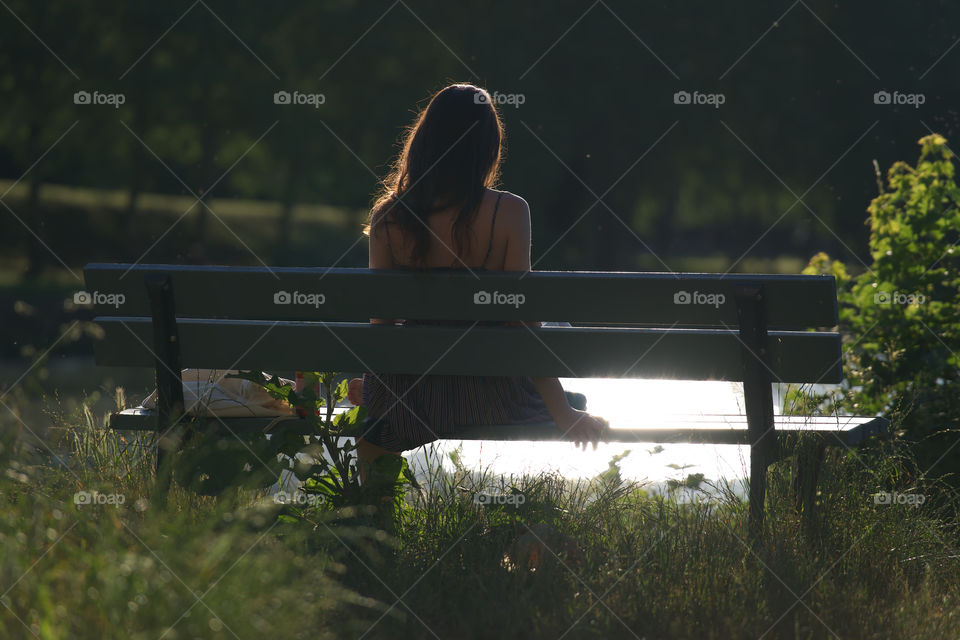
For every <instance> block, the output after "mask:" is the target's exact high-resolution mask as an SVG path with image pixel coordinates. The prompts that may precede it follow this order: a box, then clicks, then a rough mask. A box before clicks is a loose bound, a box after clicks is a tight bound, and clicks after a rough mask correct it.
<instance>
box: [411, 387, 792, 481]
mask: <svg viewBox="0 0 960 640" xmlns="http://www.w3.org/2000/svg"><path fill="white" fill-rule="evenodd" d="M562 382H563V387H564V389H566V390H568V391H576V392H579V393H582V394H584V395H586V397H587V410H588V411H589V412H590V413H592V414H594V415H598V416H602V417H604V418H606V419H607V420H609V422H610V427H611V429H618V428H621V429H622V428H642V427H671V426H672V425H673V424H675V422H676V420H677V417H678V416H703V415H716V414H727V415H742V414H743V386H742V384H740V383H734V382H699V381H697V382H692V381H677V380H627V379H600V378H588V379H563V380H562ZM774 405H775V407H776V408H777V410H779V407H777V405H778V403H777V402H776V401H775V402H774ZM435 446H436V448H435V451H436V453H438V454H439V455H441V456H443V457H444V458H446V454H447V453H448V452H450V451H452V450H454V449H456V448H457V447H461V452H460V454H461V459H462V460H463V463H464V464H465V465H466V466H467V467H468V468H470V467H473V468H484V469H489V471H491V472H493V473H497V474H505V475H509V474H524V473H529V474H536V473H539V472H542V471H557V472H559V473H561V474H563V475H564V476H566V477H570V478H576V477H592V476H595V475H596V474H598V473H600V472H601V471H603V470H605V469H606V468H607V467H608V464H609V462H610V460H611V458H612V457H613V456H615V455H619V454H622V453H623V452H625V451H628V450H629V451H630V454H629V455H627V456H626V457H625V458H623V460H621V462H620V469H621V474H622V476H623V477H624V478H625V479H630V480H650V481H653V482H663V481H665V480H667V479H678V480H679V479H683V478H686V476H687V475H688V474H691V473H702V474H704V475H705V476H706V478H707V479H710V480H717V479H719V478H726V479H727V480H730V481H734V480H737V479H739V478H743V477H745V476H747V475H748V473H747V470H748V469H749V460H750V452H749V448H748V447H745V446H734V445H708V444H663V445H660V446H659V447H658V446H657V445H656V444H652V443H647V442H637V443H627V442H616V443H610V444H601V445H600V446H599V447H598V448H597V450H596V451H593V450H592V448H590V447H588V448H587V451H582V450H579V449H576V448H575V447H574V445H573V444H572V443H565V442H536V443H530V442H489V441H484V442H476V441H463V442H460V441H445V442H441V443H439V444H437V445H435ZM424 455H425V453H424V452H423V451H422V450H418V451H417V452H412V455H410V458H411V460H412V462H413V463H414V465H415V466H417V464H418V462H421V461H422V460H423V458H424Z"/></svg>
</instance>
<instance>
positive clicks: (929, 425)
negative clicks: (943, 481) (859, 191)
mask: <svg viewBox="0 0 960 640" xmlns="http://www.w3.org/2000/svg"><path fill="white" fill-rule="evenodd" d="M919 143H920V146H921V153H920V159H919V161H918V162H917V165H916V167H911V166H909V165H908V164H907V163H905V162H896V163H894V164H893V166H891V167H890V170H889V171H888V173H887V183H888V186H887V188H886V189H884V188H883V184H882V182H880V181H879V176H878V182H879V185H880V188H881V193H880V195H878V196H877V197H876V198H874V199H873V201H872V202H871V203H870V206H869V207H868V208H867V211H868V212H869V213H870V220H869V223H870V254H871V257H872V264H870V265H869V266H868V268H867V270H866V271H864V272H863V273H862V274H860V275H858V276H850V275H848V272H847V268H846V266H845V265H844V264H843V263H841V262H839V261H837V260H831V259H830V257H829V256H828V255H826V254H824V253H820V254H817V255H816V256H814V257H813V258H812V259H811V261H810V264H809V266H808V267H807V268H806V269H805V270H804V273H826V274H832V275H834V276H835V277H836V278H837V284H838V289H839V300H840V303H841V311H840V321H841V327H843V329H844V331H845V334H846V335H845V336H844V357H845V369H846V371H845V374H846V380H847V381H848V385H849V386H848V390H847V397H846V399H845V400H844V402H845V403H846V405H847V408H848V409H850V410H851V411H853V412H856V413H861V414H884V415H888V416H890V417H891V418H893V421H894V423H897V424H902V431H901V432H900V434H899V435H902V436H906V437H907V438H908V439H909V440H910V441H911V442H912V443H913V447H912V448H913V451H914V453H915V455H916V456H917V460H918V462H919V463H920V467H921V469H922V470H931V471H932V472H933V473H934V475H945V474H949V473H951V472H955V471H957V470H958V469H960V448H958V447H955V446H953V445H954V444H955V443H956V442H957V437H958V433H960V431H958V427H960V394H958V393H957V384H958V372H960V356H958V354H960V315H958V314H957V308H958V305H960V252H958V249H957V246H956V245H957V243H958V242H960V187H958V185H957V182H956V179H955V168H954V165H953V156H954V154H953V153H952V152H951V151H950V149H949V148H948V146H947V141H946V140H945V139H944V138H943V136H940V135H936V134H933V135H929V136H926V137H924V138H922V139H921V140H920V141H919ZM878 173H879V170H878ZM954 482H956V481H954Z"/></svg>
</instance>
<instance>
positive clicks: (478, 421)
mask: <svg viewBox="0 0 960 640" xmlns="http://www.w3.org/2000/svg"><path fill="white" fill-rule="evenodd" d="M363 406H365V407H366V408H367V415H368V416H369V417H368V420H367V425H366V426H365V427H364V429H363V430H364V431H366V433H365V435H364V436H363V438H364V439H365V440H367V441H369V442H371V443H373V444H375V445H377V446H380V447H383V448H385V449H387V450H389V451H394V452H400V451H406V450H408V449H414V448H416V447H419V446H420V445H423V444H426V443H428V442H432V441H434V440H438V439H441V438H449V439H456V437H457V433H458V431H461V430H463V429H464V428H467V427H470V426H477V425H500V424H532V423H537V422H549V421H550V420H551V417H550V413H549V412H548V411H547V407H546V406H545V405H544V404H543V400H542V399H541V397H540V393H539V392H538V391H537V388H536V386H534V384H533V380H531V379H530V378H525V377H516V376H511V377H508V376H451V375H436V376H418V375H407V374H383V375H372V374H369V373H368V374H364V376H363Z"/></svg>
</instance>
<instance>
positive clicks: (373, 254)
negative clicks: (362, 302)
mask: <svg viewBox="0 0 960 640" xmlns="http://www.w3.org/2000/svg"><path fill="white" fill-rule="evenodd" d="M386 225H387V223H386V221H384V220H381V221H380V222H379V223H378V224H376V225H374V224H371V225H370V250H369V251H368V252H367V254H368V255H369V256H370V257H369V259H368V261H367V266H368V267H370V268H371V269H392V268H393V267H394V266H395V265H394V264H393V256H392V255H391V254H390V246H389V245H388V244H387V227H386ZM394 322H395V320H392V319H386V318H370V324H393V323H394Z"/></svg>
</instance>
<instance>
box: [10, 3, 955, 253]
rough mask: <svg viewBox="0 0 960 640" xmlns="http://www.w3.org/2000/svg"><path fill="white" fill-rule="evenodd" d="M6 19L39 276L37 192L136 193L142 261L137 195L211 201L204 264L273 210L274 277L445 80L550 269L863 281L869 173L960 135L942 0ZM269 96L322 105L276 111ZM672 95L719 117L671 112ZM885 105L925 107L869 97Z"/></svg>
mask: <svg viewBox="0 0 960 640" xmlns="http://www.w3.org/2000/svg"><path fill="white" fill-rule="evenodd" d="M3 13H5V14H6V15H3V18H2V20H0V92H2V93H0V95H2V100H3V102H2V106H0V177H3V178H6V179H10V180H15V179H17V178H19V177H21V176H22V175H23V174H24V172H27V173H26V176H25V177H24V184H25V185H26V186H27V193H28V196H27V198H26V199H22V200H18V201H17V202H16V203H11V202H8V200H9V198H4V202H5V203H7V205H8V206H10V208H11V209H12V211H8V210H7V209H5V208H2V207H0V230H2V231H0V243H3V246H4V247H5V249H6V250H10V249H19V250H23V251H26V252H27V255H28V259H29V264H31V265H32V266H33V267H34V268H36V267H37V266H38V265H42V264H45V263H48V262H55V258H54V255H55V254H58V253H59V249H60V247H58V246H50V249H51V250H50V251H48V250H47V249H46V248H45V247H44V244H50V243H49V242H48V241H47V238H48V237H49V233H48V232H49V229H48V223H47V220H46V212H45V210H44V207H42V206H41V204H40V198H39V194H40V190H41V187H42V185H43V184H45V183H58V184H68V185H83V186H90V187H98V188H103V189H119V190H122V191H123V192H125V194H126V200H125V202H126V203H127V204H126V205H125V208H124V211H123V222H122V227H123V233H124V234H126V236H127V237H128V238H129V243H130V245H131V247H133V250H132V254H134V255H136V254H139V253H140V252H141V251H143V250H144V249H146V248H147V247H148V246H149V245H150V244H151V243H152V242H154V241H155V240H156V238H154V237H152V236H151V235H150V234H143V233H141V232H140V229H141V227H142V223H143V216H144V215H148V214H145V213H144V211H143V207H142V206H141V202H142V195H143V194H145V193H149V192H160V193H169V194H179V195H188V196H191V197H194V196H195V197H197V198H199V199H200V202H199V203H197V204H195V205H194V206H193V207H192V209H190V210H188V211H187V212H184V213H185V216H184V219H183V221H182V222H181V223H179V224H183V225H185V228H186V229H188V230H189V231H188V232H189V234H190V236H191V238H192V239H193V242H194V243H195V245H196V246H197V247H198V249H199V254H200V255H203V247H204V243H205V239H206V238H207V236H208V234H209V233H210V230H211V228H212V227H214V226H217V225H219V224H221V223H220V222H219V221H217V220H215V212H213V213H212V212H211V211H210V209H209V208H208V204H209V198H210V197H239V198H254V199H262V200H266V201H273V202H276V203H279V208H278V209H277V211H278V213H272V214H271V215H272V216H274V217H273V219H274V221H275V222H274V223H273V224H272V225H271V227H270V228H271V231H270V233H274V231H273V229H276V238H275V241H274V242H275V246H276V247H277V251H276V254H275V255H274V256H271V258H273V259H276V260H282V259H283V248H284V246H286V244H287V243H289V242H290V241H291V237H290V233H291V228H292V224H291V216H292V211H293V207H294V205H295V204H296V203H302V202H313V203H323V204H328V205H332V206H337V207H346V208H349V209H351V210H359V209H362V208H363V207H364V206H366V204H367V203H368V202H369V200H370V197H371V196H372V194H373V193H374V192H375V191H376V188H377V182H376V176H382V175H383V174H384V172H385V167H386V164H387V162H388V161H389V160H390V158H391V156H392V154H393V153H394V152H395V151H396V146H395V143H396V141H397V137H398V135H399V133H400V129H401V127H403V126H405V125H406V124H408V123H409V121H410V120H411V119H412V116H413V111H414V110H415V109H416V107H417V106H418V105H422V104H423V100H424V99H425V98H426V96H428V95H429V93H430V92H431V91H433V90H436V89H438V88H440V87H442V86H443V85H444V84H445V83H447V82H450V81H468V82H474V83H477V84H480V85H483V86H485V87H487V88H488V89H489V90H490V91H492V92H497V94H499V95H501V96H504V100H505V102H504V104H502V105H501V108H502V113H503V116H504V119H505V122H506V126H507V131H508V160H507V163H506V164H505V166H504V172H503V186H504V187H505V188H507V189H509V190H511V191H514V192H516V193H519V194H521V195H523V196H524V197H526V198H527V200H528V201H529V202H530V203H531V207H532V208H533V211H534V220H535V236H534V240H535V247H536V248H535V252H534V260H536V261H537V262H538V264H537V266H538V267H539V268H550V267H560V266H564V267H580V268H618V269H630V268H637V267H638V266H643V267H646V268H655V269H663V268H664V264H661V263H660V259H663V260H664V262H665V263H666V266H667V267H670V268H672V265H671V264H670V262H671V258H672V257H676V256H710V255H719V256H723V257H725V259H726V260H727V261H728V262H729V263H732V262H733V261H734V260H736V259H738V258H739V257H740V256H741V255H743V254H744V253H747V254H748V255H749V256H768V257H775V256H779V255H784V254H786V255H797V256H807V255H810V254H812V253H814V252H815V251H817V250H821V249H826V250H828V251H830V253H831V254H832V255H837V256H839V257H846V259H847V262H848V263H850V264H851V265H854V266H855V265H856V264H857V262H858V261H857V259H856V258H855V257H854V255H853V254H856V255H861V254H865V252H866V232H865V229H864V227H863V223H864V220H865V219H866V213H865V207H866V205H867V203H868V201H869V199H870V198H871V197H872V196H873V195H875V193H876V180H875V176H874V175H873V170H872V164H871V163H872V161H873V160H874V159H877V160H878V161H879V163H880V165H881V166H888V165H889V164H890V163H891V162H893V161H894V160H896V159H900V158H905V157H906V158H910V157H913V156H914V155H915V146H914V145H915V142H916V140H917V139H918V138H919V137H921V136H922V135H925V134H926V133H928V132H929V130H934V131H937V132H939V133H942V134H944V135H945V136H946V137H947V138H948V140H949V139H952V138H953V133H954V130H955V129H956V127H957V113H956V97H957V89H956V83H955V82H954V81H953V80H954V78H955V77H956V71H957V69H958V65H960V48H958V49H956V50H951V46H952V45H953V44H954V43H955V42H956V40H957V38H958V37H960V33H958V32H957V30H956V25H957V24H960V23H958V20H957V18H958V17H960V8H957V7H956V5H955V4H952V3H948V2H946V1H945V0H944V1H941V2H933V3H924V4H916V5H906V4H902V3H897V4H893V3H885V4H882V5H873V6H869V7H868V6H866V5H851V4H842V5H836V4H834V3H828V2H822V1H810V2H807V3H805V4H804V3H797V4H791V3H790V2H778V3H773V4H771V3H755V4H753V5H751V6H738V7H736V8H733V7H730V6H728V5H721V4H717V3H708V2H685V3H671V2H644V3H636V2H627V1H616V0H606V1H605V2H598V3H590V2H550V3H547V2H526V3H516V2H508V1H506V0H495V1H484V2H472V3H449V2H436V1H429V2H428V1H417V0H405V2H398V3H391V2H379V1H376V2H373V1H363V2H361V1H359V0H336V1H334V0H329V1H325V2H285V3H281V4H277V3H268V2H257V3H242V4H237V3H227V2H219V1H208V2H197V3H194V4H191V3H190V2H183V3H126V2H102V3H97V4H95V5H94V4H90V3H83V2H78V1H72V2H67V1H61V0H51V1H49V2H43V3H36V2H26V1H23V0H21V1H11V2H9V10H8V11H7V10H5V11H4V12H3ZM944 54H946V55H944ZM280 91H286V92H289V93H291V94H292V93H293V92H300V93H301V94H304V95H314V94H322V96H323V102H322V104H316V105H315V106H314V105H313V104H309V103H304V104H277V103H275V100H274V94H276V93H277V92H280ZM682 91H686V92H688V93H690V94H694V93H695V92H696V93H698V94H701V95H711V94H722V95H723V104H722V105H720V106H719V107H716V108H715V107H714V106H712V105H710V104H676V103H675V100H674V95H675V94H676V93H677V92H682ZM879 91H887V92H889V93H894V92H898V93H899V94H901V95H907V94H910V95H912V94H922V95H923V100H924V102H923V104H922V105H920V106H919V107H914V106H912V105H911V104H906V103H904V104H899V105H898V104H876V103H875V101H874V94H875V93H877V92H879ZM77 92H88V93H89V94H91V95H93V94H94V93H95V92H96V94H98V95H99V97H100V98H101V99H107V100H109V98H103V96H104V95H116V94H122V96H123V103H122V104H120V105H118V106H117V107H116V108H115V107H114V105H112V104H110V103H104V104H82V103H81V104H77V103H76V102H75V100H74V95H75V94H76V93H77ZM510 96H513V101H512V103H511V101H510V100H511V99H510ZM517 96H522V104H517V103H518V102H519V100H518V99H517ZM91 100H92V99H91ZM41 158H42V159H41ZM38 159H39V162H37V161H38ZM35 162H36V165H35V166H32V165H34V163H35ZM28 169H29V171H27V170H28ZM0 192H2V191H0ZM601 196H602V198H601ZM800 197H802V200H800V201H799V202H798V201H797V199H798V198H800ZM598 198H599V199H600V201H599V202H598ZM14 205H15V206H14ZM588 210H589V212H588ZM585 212H586V213H585ZM96 214H97V212H96V211H94V212H93V215H96ZM14 216H16V217H19V218H20V220H21V221H22V222H18V221H17V219H16V218H15V217H14ZM356 223H357V229H359V223H360V220H359V217H358V219H357V221H356ZM571 225H573V227H572V229H571ZM27 227H29V231H28V230H27ZM761 238H762V239H761ZM758 239H760V241H759V242H756V241H757V240H758ZM244 240H246V238H244ZM318 241H323V239H318ZM344 249H346V247H344ZM91 253H95V252H91ZM102 257H106V256H102ZM157 257H158V258H162V257H163V256H157ZM203 257H204V259H209V260H212V261H216V260H217V256H216V255H205V256H203ZM251 260H252V258H251Z"/></svg>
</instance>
